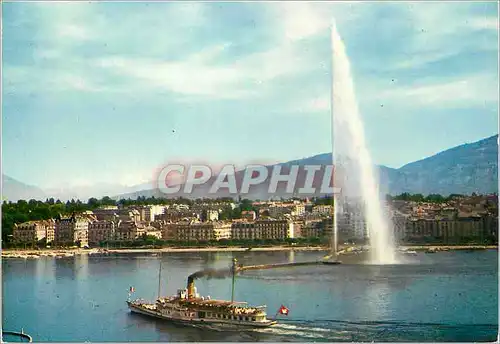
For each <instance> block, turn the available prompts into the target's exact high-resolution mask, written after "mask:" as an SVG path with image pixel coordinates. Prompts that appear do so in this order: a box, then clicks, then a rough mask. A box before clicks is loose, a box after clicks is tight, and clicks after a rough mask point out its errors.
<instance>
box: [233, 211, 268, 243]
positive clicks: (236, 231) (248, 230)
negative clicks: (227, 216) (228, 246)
mask: <svg viewBox="0 0 500 344" xmlns="http://www.w3.org/2000/svg"><path fill="white" fill-rule="evenodd" d="M254 214H255V213H254ZM231 238H232V239H234V240H255V239H261V236H260V233H259V234H257V232H256V230H255V222H254V221H249V220H246V219H242V220H235V221H233V223H232V224H231Z"/></svg>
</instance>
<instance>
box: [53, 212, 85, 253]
mask: <svg viewBox="0 0 500 344" xmlns="http://www.w3.org/2000/svg"><path fill="white" fill-rule="evenodd" d="M92 222H93V219H92V218H91V217H89V216H81V215H72V216H70V217H66V218H63V217H59V218H58V219H56V221H55V236H54V242H55V244H56V245H58V246H73V245H77V246H78V245H80V246H81V247H85V246H88V244H89V241H88V239H89V237H88V235H89V224H90V223H92Z"/></svg>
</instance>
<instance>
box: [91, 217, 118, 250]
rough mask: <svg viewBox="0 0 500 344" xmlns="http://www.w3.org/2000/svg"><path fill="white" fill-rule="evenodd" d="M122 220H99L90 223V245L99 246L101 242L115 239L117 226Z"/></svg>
mask: <svg viewBox="0 0 500 344" xmlns="http://www.w3.org/2000/svg"><path fill="white" fill-rule="evenodd" d="M119 225H120V221H113V220H97V221H94V222H91V223H89V245H92V246H97V245H99V243H100V242H103V241H111V240H115V231H116V228H117V227H118V226H119Z"/></svg>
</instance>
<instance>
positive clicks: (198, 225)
mask: <svg viewBox="0 0 500 344" xmlns="http://www.w3.org/2000/svg"><path fill="white" fill-rule="evenodd" d="M173 231H174V233H175V236H176V240H177V241H214V240H215V241H218V240H221V239H230V238H231V223H229V222H224V221H213V222H194V221H184V222H180V223H176V224H173Z"/></svg>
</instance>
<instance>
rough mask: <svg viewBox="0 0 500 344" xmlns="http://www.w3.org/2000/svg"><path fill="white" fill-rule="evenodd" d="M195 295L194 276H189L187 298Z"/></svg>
mask: <svg viewBox="0 0 500 344" xmlns="http://www.w3.org/2000/svg"><path fill="white" fill-rule="evenodd" d="M194 297H195V292H194V278H193V277H191V276H189V277H188V280H187V298H188V299H193V298H194Z"/></svg>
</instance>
